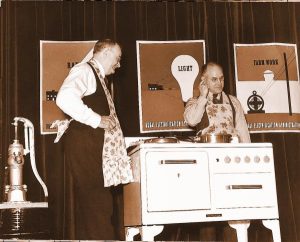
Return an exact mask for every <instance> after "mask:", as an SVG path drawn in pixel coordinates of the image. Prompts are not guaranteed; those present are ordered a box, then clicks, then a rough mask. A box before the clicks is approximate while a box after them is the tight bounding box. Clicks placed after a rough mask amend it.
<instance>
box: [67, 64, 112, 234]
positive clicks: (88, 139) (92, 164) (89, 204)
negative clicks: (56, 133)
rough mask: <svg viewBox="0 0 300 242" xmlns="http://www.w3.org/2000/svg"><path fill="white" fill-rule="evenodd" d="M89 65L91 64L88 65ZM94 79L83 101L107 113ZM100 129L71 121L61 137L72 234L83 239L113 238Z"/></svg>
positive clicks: (106, 107)
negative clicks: (70, 190) (69, 181)
mask: <svg viewBox="0 0 300 242" xmlns="http://www.w3.org/2000/svg"><path fill="white" fill-rule="evenodd" d="M89 65H90V64H89ZM91 68H92V67H91ZM92 70H93V72H94V74H95V77H96V82H97V89H96V92H95V93H94V94H92V95H89V96H85V97H83V99H82V100H83V102H84V103H85V104H86V105H87V106H88V107H90V108H91V109H92V110H93V111H94V112H96V113H98V114H100V115H106V116H107V115H109V107H108V102H107V99H106V95H105V93H104V90H103V88H102V86H101V83H100V80H99V78H98V76H97V75H96V73H95V71H94V69H93V68H92ZM103 140H104V129H101V128H96V129H94V128H92V127H90V126H88V125H85V124H82V123H79V122H77V121H72V122H71V123H70V126H69V128H68V129H67V132H66V134H65V137H64V146H65V160H66V164H67V172H70V174H71V175H72V177H73V181H74V189H75V191H74V194H75V211H74V216H75V223H76V225H75V235H76V236H75V238H72V239H77V240H80V239H84V240H112V239H115V236H114V229H113V226H112V221H111V220H112V217H111V216H112V212H113V201H112V194H111V192H110V188H105V187H104V182H103V173H102V148H103Z"/></svg>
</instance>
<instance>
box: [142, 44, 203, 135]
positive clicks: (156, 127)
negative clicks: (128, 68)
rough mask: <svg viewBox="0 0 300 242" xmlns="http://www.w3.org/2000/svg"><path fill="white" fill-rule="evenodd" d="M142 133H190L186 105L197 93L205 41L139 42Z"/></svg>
mask: <svg viewBox="0 0 300 242" xmlns="http://www.w3.org/2000/svg"><path fill="white" fill-rule="evenodd" d="M136 48H137V62H138V63H137V64H138V84H139V118H140V132H141V133H147V132H167V131H169V132H170V131H191V130H192V129H191V128H189V127H188V125H187V124H186V123H185V121H184V118H183V112H184V104H185V102H186V101H187V100H188V99H189V98H191V97H192V96H193V95H196V94H197V91H198V85H199V83H200V74H199V70H200V68H201V67H202V65H203V64H204V63H205V42H204V40H187V41H137V42H136Z"/></svg>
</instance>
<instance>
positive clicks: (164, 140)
mask: <svg viewBox="0 0 300 242" xmlns="http://www.w3.org/2000/svg"><path fill="white" fill-rule="evenodd" d="M144 143H179V140H178V139H176V138H171V137H170V138H163V137H162V138H159V137H158V138H152V139H146V140H144Z"/></svg>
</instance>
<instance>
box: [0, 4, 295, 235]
mask: <svg viewBox="0 0 300 242" xmlns="http://www.w3.org/2000/svg"><path fill="white" fill-rule="evenodd" d="M0 14H1V16H0V19H1V22H0V31H1V39H0V41H1V42H0V46H1V69H0V71H1V72H0V80H1V83H0V91H1V103H0V115H1V117H0V135H1V138H0V155H1V160H0V162H1V168H2V169H1V184H2V189H1V191H2V194H1V197H2V201H3V199H4V194H3V184H4V183H5V182H6V181H5V176H4V175H5V174H4V173H5V172H4V167H5V165H6V161H7V148H8V145H9V144H10V143H11V142H12V139H13V132H12V131H13V130H12V126H11V122H12V120H13V118H14V117H15V116H22V117H26V118H28V119H30V120H31V121H32V122H33V124H34V126H35V131H36V134H35V143H36V147H35V149H36V160H37V166H38V170H39V172H40V174H41V175H42V177H43V180H44V181H45V182H46V184H47V186H48V188H49V211H50V220H49V223H50V227H51V232H52V238H55V239H66V238H72V233H73V232H74V228H73V227H72V208H73V207H72V204H73V203H72V201H73V200H72V186H71V184H72V181H71V178H70V177H68V175H67V173H66V171H65V167H64V160H63V150H62V145H61V144H54V143H53V140H54V135H45V136H42V135H40V134H39V133H40V130H39V118H40V114H39V98H40V97H39V91H40V90H39V81H40V80H39V79H40V76H39V75H40V69H39V67H40V66H39V65H40V59H39V54H40V53H39V41H40V40H64V41H67V40H96V39H101V38H113V39H116V40H117V41H119V42H120V43H121V45H122V47H123V56H122V63H121V65H122V68H121V69H120V70H119V71H118V72H117V73H116V75H114V76H113V77H111V78H113V79H114V84H115V89H116V107H117V111H118V114H119V117H120V121H121V126H122V127H123V130H124V134H125V136H139V135H141V134H139V123H138V120H139V119H138V86H137V68H136V46H135V44H136V42H135V41H136V40H193V39H204V40H205V44H206V55H207V56H206V59H207V60H215V61H217V62H219V63H221V64H222V65H223V66H224V72H225V73H224V74H225V79H226V83H225V91H227V92H229V93H231V94H235V82H234V57H233V43H264V42H284V43H295V44H297V46H298V52H299V44H300V43H299V41H300V3H287V2H286V3H275V2H274V3H272V2H269V3H255V2H252V3H233V2H230V3H228V2H227V3H225V2H222V3H215V2H211V1H208V2H202V1H197V2H193V1H189V2H182V1H180V2H177V1H164V2H147V1H107V2H106V1H99V2H98V1H97V2H93V1H86V2H83V1H78V2H77V1H57V2H56V1H10V0H6V1H4V2H2V6H1V8H0ZM158 58H159V56H158ZM157 135H158V134H157ZM251 138H252V142H271V143H272V144H273V147H274V156H275V169H276V180H277V190H278V204H279V213H280V224H281V233H282V239H283V241H296V240H298V239H300V232H299V231H300V211H299V210H300V206H299V204H300V193H299V192H298V185H300V178H299V176H298V172H299V171H300V165H299V161H300V149H299V148H300V146H299V141H300V136H299V134H297V133H269V134H252V135H251ZM29 164H30V162H29V161H28V160H27V161H26V164H25V171H24V173H25V174H24V176H25V178H24V179H25V182H24V183H25V184H27V185H28V187H29V191H28V199H29V200H30V201H42V200H43V193H42V190H41V188H40V186H39V184H38V183H37V182H36V179H35V178H34V177H33V175H32V171H31V167H30V165H29ZM120 201H121V200H120ZM120 201H119V203H120ZM116 206H119V205H116ZM119 226H120V231H121V230H122V224H121V222H120V224H119ZM170 231H171V232H169V234H168V235H166V237H163V239H165V240H172V239H175V238H177V239H178V238H179V239H181V240H188V239H193V240H200V239H201V238H202V237H201V236H202V235H201V232H199V231H200V227H199V226H198V225H191V226H190V227H185V231H186V232H185V233H183V232H182V231H183V229H181V230H180V229H178V227H176V228H174V227H171V229H170ZM179 231H181V232H180V233H181V235H180V236H181V237H180V236H178V233H179ZM250 231H251V233H250V241H271V237H270V233H267V232H265V231H264V230H263V229H258V230H256V229H251V227H250ZM120 233H121V235H120V236H123V235H122V232H120ZM216 234H217V232H216ZM220 234H221V235H216V237H215V238H216V239H219V240H222V239H224V233H220ZM123 239H124V238H123Z"/></svg>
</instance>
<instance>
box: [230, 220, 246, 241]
mask: <svg viewBox="0 0 300 242" xmlns="http://www.w3.org/2000/svg"><path fill="white" fill-rule="evenodd" d="M228 224H229V226H230V227H232V228H234V229H235V230H236V235H237V239H238V242H248V232H247V229H248V228H249V226H250V221H249V220H240V221H228Z"/></svg>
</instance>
